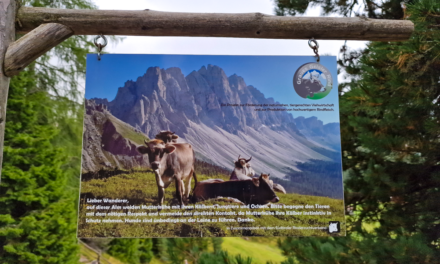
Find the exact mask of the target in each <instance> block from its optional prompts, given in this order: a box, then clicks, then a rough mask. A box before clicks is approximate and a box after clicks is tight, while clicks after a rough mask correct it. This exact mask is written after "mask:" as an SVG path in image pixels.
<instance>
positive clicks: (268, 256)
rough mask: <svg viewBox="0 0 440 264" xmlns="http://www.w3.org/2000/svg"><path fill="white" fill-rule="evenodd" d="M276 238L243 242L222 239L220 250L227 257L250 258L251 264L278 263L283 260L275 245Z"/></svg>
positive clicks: (233, 239)
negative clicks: (225, 253) (227, 254)
mask: <svg viewBox="0 0 440 264" xmlns="http://www.w3.org/2000/svg"><path fill="white" fill-rule="evenodd" d="M276 241H277V238H259V239H249V240H245V239H243V238H238V237H228V238H223V244H222V249H223V250H225V251H227V252H228V253H229V255H238V254H240V255H241V256H243V257H251V258H252V263H255V264H266V263H267V261H272V262H274V263H280V262H281V261H284V260H285V257H284V256H283V255H282V254H281V250H280V249H279V248H278V247H277V245H276Z"/></svg>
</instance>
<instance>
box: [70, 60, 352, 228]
mask: <svg viewBox="0 0 440 264" xmlns="http://www.w3.org/2000/svg"><path fill="white" fill-rule="evenodd" d="M343 198H344V197H343V182H342V164H341V142H340V124H339V105H338V89H337V69H336V58H335V57H334V56H322V57H321V61H320V63H317V62H316V59H315V57H312V56H219V55H123V54H112V55H109V54H104V55H102V58H101V60H98V59H97V57H96V54H89V55H88V57H87V74H86V95H85V109H84V132H83V153H82V174H81V189H80V195H79V199H80V201H79V220H78V237H237V236H345V218H344V214H345V209H344V201H343Z"/></svg>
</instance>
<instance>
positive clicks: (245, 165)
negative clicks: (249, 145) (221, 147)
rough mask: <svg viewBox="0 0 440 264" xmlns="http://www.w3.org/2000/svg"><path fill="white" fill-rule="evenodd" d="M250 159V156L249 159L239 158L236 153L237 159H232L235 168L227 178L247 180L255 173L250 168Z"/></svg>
mask: <svg viewBox="0 0 440 264" xmlns="http://www.w3.org/2000/svg"><path fill="white" fill-rule="evenodd" d="M251 159H252V156H251V157H250V158H249V159H245V158H240V155H238V160H237V161H235V160H234V161H233V162H234V165H235V168H234V171H232V173H231V177H230V178H229V180H230V181H231V180H249V179H250V178H251V177H253V176H254V175H255V171H254V170H253V169H252V167H251V164H250V163H249V162H250V161H251Z"/></svg>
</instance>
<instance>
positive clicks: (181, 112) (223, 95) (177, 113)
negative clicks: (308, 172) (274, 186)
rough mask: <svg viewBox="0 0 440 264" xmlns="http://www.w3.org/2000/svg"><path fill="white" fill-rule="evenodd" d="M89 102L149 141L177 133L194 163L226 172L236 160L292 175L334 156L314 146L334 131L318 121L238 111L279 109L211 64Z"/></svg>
mask: <svg viewBox="0 0 440 264" xmlns="http://www.w3.org/2000/svg"><path fill="white" fill-rule="evenodd" d="M91 100H93V101H94V102H95V103H96V104H98V105H99V104H101V105H105V106H106V108H107V109H108V111H109V112H110V113H111V114H112V115H113V116H115V117H116V118H118V119H120V120H122V121H124V122H126V123H128V124H129V125H131V126H132V127H134V128H136V129H138V130H139V131H142V132H143V133H145V134H146V135H147V136H148V137H150V138H154V136H155V135H156V134H157V133H158V132H159V131H161V130H171V131H174V132H176V134H177V135H179V136H180V137H181V141H185V142H189V143H191V144H192V145H193V147H194V149H195V151H196V156H197V158H199V159H201V160H205V161H208V162H211V163H213V164H215V165H219V166H222V167H225V168H231V170H232V168H233V163H232V161H233V160H234V159H237V157H238V155H241V156H242V157H243V156H244V157H249V156H253V159H252V161H253V162H252V165H253V167H254V169H255V170H256V171H257V172H258V173H259V172H265V173H271V175H274V176H277V177H283V176H284V175H285V173H286V172H287V171H289V169H288V168H290V169H293V170H295V169H296V167H295V163H297V162H306V161H308V160H311V159H315V160H327V161H328V160H331V158H329V156H328V155H326V154H325V153H327V152H326V151H328V150H331V149H333V150H335V148H334V147H332V144H326V142H325V140H324V141H322V140H321V142H318V141H316V142H315V139H317V138H318V137H317V135H315V134H314V133H313V131H312V132H311V131H310V129H313V130H316V131H317V132H319V133H320V134H319V133H318V134H319V137H321V138H322V137H323V136H325V135H323V134H322V133H323V132H325V133H332V134H333V133H334V132H337V131H336V129H333V130H332V129H327V128H326V129H324V130H323V129H322V127H325V126H323V125H322V122H321V121H319V120H318V121H319V122H321V123H320V124H321V128H319V122H309V121H310V120H309V119H310V118H308V119H304V118H302V119H301V118H297V119H294V118H293V116H292V115H291V114H290V113H288V112H285V111H255V107H247V106H240V105H243V104H269V105H270V104H272V105H274V104H278V103H277V102H276V101H275V100H274V99H273V98H266V97H265V96H264V94H262V93H261V92H260V91H259V90H258V89H257V88H255V87H253V86H251V85H247V84H246V83H245V81H244V79H243V78H242V77H240V76H237V75H236V74H234V75H232V76H230V77H227V76H226V74H225V72H224V71H223V70H222V69H221V68H220V67H218V66H214V65H208V67H204V66H203V67H202V68H201V69H200V70H198V71H193V72H191V73H190V74H189V75H187V76H186V77H185V76H184V75H183V73H182V72H181V70H180V69H179V68H175V67H174V68H169V69H160V68H159V67H150V68H148V69H147V71H146V73H145V74H144V75H143V76H140V77H139V78H137V80H135V81H131V80H130V81H127V82H126V83H125V85H124V86H123V87H120V88H119V89H118V92H117V95H116V97H115V99H114V100H112V101H111V102H109V101H108V100H107V99H102V98H92V99H91ZM228 104H229V105H237V106H227V105H228ZM316 120H317V119H316ZM312 121H313V120H312ZM311 124H315V125H314V126H313V125H311ZM338 125H339V124H336V125H331V126H338ZM326 126H327V125H326ZM338 136H339V135H338ZM321 149H322V150H326V151H320V150H321Z"/></svg>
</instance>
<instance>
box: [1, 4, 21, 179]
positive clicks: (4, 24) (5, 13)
mask: <svg viewBox="0 0 440 264" xmlns="http://www.w3.org/2000/svg"><path fill="white" fill-rule="evenodd" d="M16 7H17V3H16V2H15V0H0V180H1V169H2V161H3V142H4V136H5V122H6V104H7V100H8V90H9V81H10V78H9V77H7V76H6V75H5V74H4V68H3V67H4V59H5V53H6V50H7V48H8V47H9V44H10V43H11V42H13V41H14V39H15V26H14V24H15V14H16Z"/></svg>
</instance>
